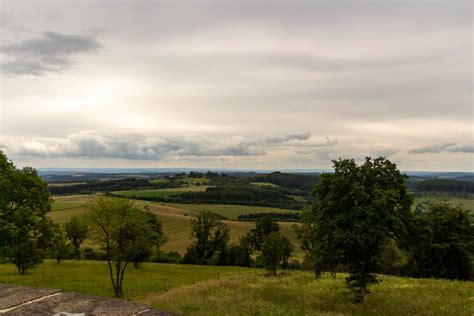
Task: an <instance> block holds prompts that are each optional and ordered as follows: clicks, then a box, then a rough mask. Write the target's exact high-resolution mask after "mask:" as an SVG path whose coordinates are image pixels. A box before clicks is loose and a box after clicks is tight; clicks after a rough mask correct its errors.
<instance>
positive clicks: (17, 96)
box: [0, 0, 474, 171]
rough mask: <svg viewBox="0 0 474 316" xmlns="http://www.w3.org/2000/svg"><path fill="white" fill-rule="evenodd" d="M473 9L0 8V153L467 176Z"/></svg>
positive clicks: (139, 4) (93, 162) (236, 4)
mask: <svg viewBox="0 0 474 316" xmlns="http://www.w3.org/2000/svg"><path fill="white" fill-rule="evenodd" d="M472 28H473V4H472V2H471V1H466V2H461V1H442V2H432V1H421V2H414V1H390V2H388V1H387V2H375V1H374V2H365V3H362V2H355V1H337V2H336V1H328V2H322V1H317V2H316V1H312V2H311V1H288V2H278V3H277V2H270V1H265V2H259V3H256V2H254V1H219V2H218V1H215V2H210V1H206V2H203V1H192V2H191V1H190V2H187V3H186V2H182V1H181V2H171V1H170V2H160V1H132V0H130V1H107V0H103V1H87V0H81V1H72V0H71V1H70V0H57V1H48V0H44V1H37V0H35V1H22V0H0V36H1V38H0V70H1V79H0V88H1V99H0V150H3V151H4V152H6V153H7V155H8V156H9V157H10V158H12V159H13V160H14V162H15V163H16V164H17V165H19V166H23V165H32V166H34V167H37V168H38V167H196V168H245V169H284V168H298V169H305V168H330V167H331V159H335V158H338V157H350V158H356V159H362V158H363V157H365V156H380V155H382V156H385V157H388V158H389V159H391V160H392V161H395V162H396V163H397V164H398V165H399V167H400V168H401V169H403V170H439V171H474V170H473V169H474V165H473V157H474V155H473V153H474V143H473V80H472V73H473V60H472V59H473V55H472V53H473V52H472V45H473V30H472Z"/></svg>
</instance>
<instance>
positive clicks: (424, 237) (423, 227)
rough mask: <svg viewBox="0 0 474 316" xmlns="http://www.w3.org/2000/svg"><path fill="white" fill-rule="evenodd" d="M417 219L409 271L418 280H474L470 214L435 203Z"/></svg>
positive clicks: (407, 269) (408, 265) (407, 268)
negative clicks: (422, 278) (419, 278)
mask: <svg viewBox="0 0 474 316" xmlns="http://www.w3.org/2000/svg"><path fill="white" fill-rule="evenodd" d="M416 219H417V226H416V227H417V234H416V239H415V240H414V245H413V247H412V249H411V251H410V256H409V262H408V264H407V267H406V271H405V272H406V273H407V274H409V275H412V276H417V277H437V278H446V279H459V280H472V279H473V278H474V270H473V265H472V259H471V258H472V257H473V255H474V227H473V226H472V224H471V222H470V218H469V214H468V212H467V211H463V210H462V209H460V208H458V207H452V206H449V205H447V204H434V205H431V207H430V208H429V209H428V211H427V212H425V213H422V214H419V215H418V216H417V218H416Z"/></svg>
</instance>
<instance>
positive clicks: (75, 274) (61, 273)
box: [0, 260, 474, 315]
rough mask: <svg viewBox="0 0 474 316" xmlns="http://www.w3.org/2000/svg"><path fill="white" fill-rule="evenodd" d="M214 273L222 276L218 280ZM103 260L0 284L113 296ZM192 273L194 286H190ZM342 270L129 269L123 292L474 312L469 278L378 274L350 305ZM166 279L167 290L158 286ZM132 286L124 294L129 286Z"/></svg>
mask: <svg viewBox="0 0 474 316" xmlns="http://www.w3.org/2000/svg"><path fill="white" fill-rule="evenodd" d="M217 271H219V277H220V280H217ZM107 273H108V271H107V265H106V263H105V262H99V261H71V260H68V261H65V262H63V263H61V264H60V265H58V264H56V263H55V262H53V261H52V260H47V261H45V263H43V264H42V265H40V266H39V267H38V268H37V269H36V270H33V271H31V272H29V273H28V274H26V275H19V274H18V273H17V272H16V270H15V267H14V266H13V265H10V264H3V265H0V283H10V284H18V285H26V286H33V287H49V288H59V289H62V290H64V291H75V292H80V293H84V294H93V295H100V296H106V297H111V296H112V290H111V286H110V281H109V279H108V275H107ZM193 276H194V280H195V284H193ZM344 277H345V275H343V274H338V276H337V278H336V279H333V278H331V277H329V276H323V277H322V278H321V279H318V280H316V279H315V278H314V275H313V274H312V273H309V272H290V273H286V274H281V275H279V276H278V277H268V276H266V275H265V274H264V272H263V271H262V270H253V269H248V268H238V267H213V266H193V265H172V264H155V263H148V264H144V265H143V267H142V268H140V269H138V270H136V269H134V268H132V267H130V268H129V269H128V270H127V272H126V275H125V291H124V292H125V293H126V294H125V295H126V296H127V294H130V299H132V300H134V301H138V302H143V303H146V304H149V305H152V306H154V307H157V308H160V309H163V310H167V311H170V312H173V313H176V314H179V315H472V314H473V313H474V282H462V281H448V280H434V279H412V278H399V277H391V276H380V281H381V282H380V283H379V284H377V285H374V286H372V287H371V291H372V294H371V295H370V296H369V300H368V302H367V303H365V304H355V303H354V301H353V299H352V296H351V294H350V293H349V292H348V291H347V289H346V288H345V287H344ZM165 280H166V281H167V285H168V288H169V291H167V292H165V291H164V282H165ZM128 289H130V291H129V290H128Z"/></svg>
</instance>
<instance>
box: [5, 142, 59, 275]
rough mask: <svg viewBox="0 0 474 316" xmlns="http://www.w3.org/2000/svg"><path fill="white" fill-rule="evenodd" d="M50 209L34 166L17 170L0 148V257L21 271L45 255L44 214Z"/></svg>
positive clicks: (45, 187) (43, 184)
mask: <svg viewBox="0 0 474 316" xmlns="http://www.w3.org/2000/svg"><path fill="white" fill-rule="evenodd" d="M50 210H51V199H50V197H49V192H48V189H47V186H46V183H45V182H43V180H41V178H40V177H39V176H38V174H37V172H36V170H35V169H33V168H30V167H25V168H23V169H17V168H15V166H14V165H13V163H12V162H11V161H9V160H8V158H7V157H6V156H5V155H4V154H3V153H2V152H1V151H0V257H2V258H4V259H6V260H8V261H10V262H12V263H14V264H15V265H16V267H17V269H18V272H19V273H21V274H24V273H25V272H26V271H27V270H29V269H31V268H34V267H35V266H36V265H38V264H39V263H40V262H41V260H42V258H43V257H44V255H45V250H46V246H47V245H46V238H42V237H43V236H44V235H46V234H47V233H48V231H47V230H45V228H46V227H47V226H48V225H47V224H46V218H45V215H46V213H47V212H49V211H50Z"/></svg>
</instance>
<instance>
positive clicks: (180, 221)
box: [48, 196, 303, 259]
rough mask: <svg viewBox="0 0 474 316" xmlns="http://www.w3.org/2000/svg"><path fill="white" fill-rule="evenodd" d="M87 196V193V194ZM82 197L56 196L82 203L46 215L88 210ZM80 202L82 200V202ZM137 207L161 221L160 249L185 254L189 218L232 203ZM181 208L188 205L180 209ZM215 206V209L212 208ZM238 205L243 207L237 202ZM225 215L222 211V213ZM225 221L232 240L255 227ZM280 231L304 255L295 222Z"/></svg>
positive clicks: (64, 217)
mask: <svg viewBox="0 0 474 316" xmlns="http://www.w3.org/2000/svg"><path fill="white" fill-rule="evenodd" d="M89 197H90V196H89ZM89 197H87V198H83V199H81V196H70V200H68V197H60V198H57V199H56V200H57V201H56V203H66V202H74V203H82V204H81V205H80V206H79V207H77V208H66V209H62V210H56V211H54V212H51V213H49V214H48V217H49V218H50V219H52V220H53V221H55V222H57V223H61V224H62V223H65V222H67V221H69V220H70V219H71V218H72V217H73V216H77V215H82V214H85V213H87V211H88V210H87V207H86V204H85V203H86V201H87V199H88V198H89ZM81 201H82V202H81ZM135 203H136V205H137V206H144V205H148V206H149V207H150V210H151V211H152V212H153V214H155V215H156V217H157V218H158V219H159V220H160V221H161V223H162V224H163V230H164V233H165V236H166V238H167V242H166V243H165V244H163V245H162V247H161V249H162V250H163V251H177V252H178V253H180V254H184V252H185V251H186V248H187V247H188V246H189V245H190V244H191V243H192V238H191V220H192V219H193V218H195V217H196V216H197V215H198V214H199V212H202V211H206V210H207V211H211V212H215V213H217V212H216V211H215V210H220V211H221V212H224V210H225V209H227V207H232V205H221V207H222V208H220V209H219V205H207V204H199V205H197V204H164V203H156V202H148V201H136V202H135ZM182 207H187V208H186V209H185V208H182ZM214 207H216V208H214ZM235 207H237V208H239V207H243V208H245V206H241V205H237V206H235ZM259 210H261V211H271V212H276V211H278V210H279V211H281V212H284V211H286V210H281V209H273V208H260V207H251V211H249V212H250V213H257V212H259ZM222 215H225V213H222ZM224 223H225V224H226V225H227V226H228V227H229V230H230V237H231V242H238V239H239V238H240V237H242V236H244V235H245V234H247V232H249V231H250V230H251V229H253V228H254V227H255V223H253V222H240V221H230V220H229V221H227V220H226V221H224ZM279 224H280V227H281V230H282V233H283V234H284V235H285V236H287V237H288V238H289V239H290V240H291V241H292V242H293V244H294V245H295V253H294V257H295V258H298V259H301V258H302V257H303V252H302V251H301V249H300V248H299V247H298V246H296V245H297V244H298V242H297V239H296V235H295V233H294V231H293V226H294V225H295V224H294V223H286V222H284V223H279ZM88 245H89V244H88Z"/></svg>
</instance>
